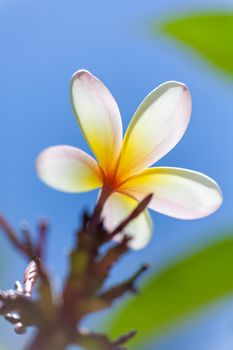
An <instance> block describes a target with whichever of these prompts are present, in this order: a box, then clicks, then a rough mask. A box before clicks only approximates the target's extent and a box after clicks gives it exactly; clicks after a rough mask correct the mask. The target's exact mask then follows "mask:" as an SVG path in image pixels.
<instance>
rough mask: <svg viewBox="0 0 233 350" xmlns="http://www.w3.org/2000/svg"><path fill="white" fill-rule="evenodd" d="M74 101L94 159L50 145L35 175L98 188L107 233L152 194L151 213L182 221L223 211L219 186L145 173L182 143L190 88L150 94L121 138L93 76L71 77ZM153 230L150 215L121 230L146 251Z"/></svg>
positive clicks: (177, 173) (174, 174)
mask: <svg viewBox="0 0 233 350" xmlns="http://www.w3.org/2000/svg"><path fill="white" fill-rule="evenodd" d="M71 98H72V103H73V108H74V112H75V116H76V119H77V121H78V123H79V126H80V128H81V130H82V132H83V135H84V137H85V138H86V140H87V143H88V144H89V146H90V148H91V150H92V152H93V153H94V155H95V157H96V160H95V159H94V158H93V157H91V156H90V155H88V154H87V153H85V152H83V151H82V150H80V149H78V148H75V147H71V146H54V147H50V148H48V149H46V150H44V151H43V152H42V153H41V154H40V155H39V157H38V159H37V171H38V174H39V177H40V178H41V179H42V181H44V182H45V183H46V184H47V185H49V186H51V187H53V188H55V189H57V190H61V191H64V192H71V193H76V192H83V191H90V190H93V189H96V188H102V190H101V193H102V195H103V193H105V205H104V209H103V217H104V219H105V224H106V227H107V228H108V229H109V230H112V229H114V228H115V227H116V226H117V224H119V222H120V221H121V220H123V219H124V218H126V216H128V215H129V213H130V212H131V211H132V210H133V209H134V208H135V207H136V206H137V204H138V202H139V201H141V200H142V199H143V198H144V197H145V196H146V195H148V194H150V193H153V198H152V200H151V202H150V204H149V208H150V209H153V210H155V211H157V212H159V213H162V214H166V215H169V216H172V217H174V218H179V219H197V218H202V217H205V216H207V215H209V214H211V213H213V212H214V211H215V210H216V209H217V208H218V207H219V206H220V205H221V203H222V194H221V190H220V188H219V186H218V185H217V184H216V182H215V181H214V180H212V179H211V178H209V177H207V176H205V175H204V174H202V173H199V172H196V171H192V170H186V169H181V168H172V167H155V168H152V167H150V166H151V165H152V164H153V163H155V162H157V161H158V160H159V159H161V158H162V157H163V156H164V155H165V154H167V153H168V152H169V151H170V150H171V149H172V148H173V147H174V146H175V145H176V144H177V143H178V142H179V140H180V139H181V138H182V136H183V134H184V132H185V130H186V128H187V126H188V124H189V120H190V116H191V109H192V101H191V96H190V92H189V90H188V88H187V86H185V85H184V84H182V83H179V82H175V81H169V82H166V83H164V84H162V85H160V86H159V87H157V88H156V89H155V90H153V91H152V92H151V93H150V94H149V95H148V96H147V97H146V98H145V99H144V100H143V102H142V103H141V104H140V106H139V107H138V109H137V110H136V112H135V114H134V116H133V118H132V120H131V122H130V124H129V126H128V129H127V131H126V134H125V136H124V138H122V122H121V115H120V111H119V109H118V106H117V103H116V101H115V99H114V98H113V96H112V95H111V93H110V91H109V90H108V89H107V88H106V86H105V85H104V84H103V83H102V82H101V81H100V80H98V79H97V78H96V77H94V76H93V75H92V74H91V73H90V72H88V71H86V70H80V71H78V72H76V73H75V74H74V75H73V77H72V81H71ZM151 232H152V222H151V219H150V216H149V213H148V210H147V209H145V210H144V212H143V213H141V214H140V215H139V216H138V218H137V219H136V220H134V221H133V222H132V223H130V224H129V225H128V227H127V228H126V229H125V233H127V234H129V235H131V236H132V241H131V246H132V247H133V248H134V249H139V248H142V247H144V246H145V245H146V244H147V243H148V241H149V240H150V237H151Z"/></svg>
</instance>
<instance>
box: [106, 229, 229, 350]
mask: <svg viewBox="0 0 233 350" xmlns="http://www.w3.org/2000/svg"><path fill="white" fill-rule="evenodd" d="M231 233H233V231H231ZM232 271H233V237H232V236H230V237H225V238H223V239H222V240H221V241H218V242H214V243H212V244H211V245H209V246H207V247H205V248H204V249H202V250H200V251H197V252H195V253H192V254H190V255H189V256H186V257H184V258H182V259H180V260H179V261H176V262H174V263H173V264H172V265H170V266H169V267H167V268H165V269H164V270H162V271H160V272H159V273H156V274H155V275H154V276H153V277H152V278H151V279H150V281H149V282H148V283H147V284H146V286H145V287H144V288H143V289H142V290H141V291H140V293H139V295H137V296H136V297H134V298H132V299H130V301H129V302H128V303H126V304H125V305H124V306H123V307H122V308H120V310H118V311H117V312H116V314H115V315H113V317H112V319H110V320H108V322H109V323H108V324H110V325H109V331H110V333H111V334H112V335H113V336H114V337H117V336H119V334H122V333H125V332H127V331H129V330H132V329H137V330H138V332H139V333H138V335H137V336H136V337H135V339H134V340H132V343H131V344H132V345H133V349H142V348H143V345H145V344H146V343H147V342H148V340H152V339H154V338H155V337H156V336H159V335H160V334H161V332H163V331H166V330H168V329H169V328H170V327H171V326H172V325H175V324H177V322H179V321H182V320H184V319H185V317H187V315H189V314H190V313H192V312H194V311H196V310H199V309H200V308H203V307H205V306H206V305H208V304H210V303H212V302H216V301H217V300H219V299H220V298H223V297H224V296H226V295H228V294H229V293H232V292H233V275H232Z"/></svg>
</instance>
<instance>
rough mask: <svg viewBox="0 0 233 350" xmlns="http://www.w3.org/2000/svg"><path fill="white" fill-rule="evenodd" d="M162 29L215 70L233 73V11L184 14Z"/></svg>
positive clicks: (169, 21)
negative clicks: (196, 53) (216, 68)
mask: <svg viewBox="0 0 233 350" xmlns="http://www.w3.org/2000/svg"><path fill="white" fill-rule="evenodd" d="M161 29H162V32H163V33H165V34H168V35H169V36H171V37H173V38H175V39H178V40H179V41H181V42H182V43H184V44H187V45H188V46H189V47H191V48H192V49H194V50H195V51H196V52H198V53H200V54H201V55H202V56H203V57H204V58H206V59H207V60H208V61H209V62H211V63H213V64H214V65H215V66H216V67H218V68H220V69H222V70H224V71H225V72H228V73H231V74H232V73H233V12H216V13H213V12H205V13H200V14H190V15H185V16H184V17H180V18H174V19H171V20H168V21H166V22H164V23H163V24H162V25H161ZM155 30H156V31H157V29H156V28H155Z"/></svg>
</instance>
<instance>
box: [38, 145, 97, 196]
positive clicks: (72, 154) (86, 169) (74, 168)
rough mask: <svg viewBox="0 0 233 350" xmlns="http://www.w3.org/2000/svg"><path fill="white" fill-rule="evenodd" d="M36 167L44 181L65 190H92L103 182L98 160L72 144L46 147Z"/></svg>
mask: <svg viewBox="0 0 233 350" xmlns="http://www.w3.org/2000/svg"><path fill="white" fill-rule="evenodd" d="M36 168H37V172H38V175H39V177H40V179H41V180H42V181H43V182H44V183H46V184H47V185H49V186H51V187H53V188H55V189H57V190H60V191H64V192H73V193H75V192H84V191H90V190H93V189H95V188H98V187H100V186H102V184H103V180H102V174H101V170H100V168H99V166H98V164H97V162H96V161H95V160H94V159H93V158H92V157H90V156H89V155H88V154H87V153H85V152H83V151H81V150H80V149H78V148H75V147H71V146H54V147H49V148H47V149H45V150H44V151H43V152H41V153H40V155H39V156H38V158H37V162H36Z"/></svg>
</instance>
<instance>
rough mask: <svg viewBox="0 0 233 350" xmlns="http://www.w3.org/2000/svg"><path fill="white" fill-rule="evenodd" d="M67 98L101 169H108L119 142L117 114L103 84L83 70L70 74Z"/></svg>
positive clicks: (119, 147) (113, 161) (119, 127)
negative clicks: (69, 93)
mask: <svg viewBox="0 0 233 350" xmlns="http://www.w3.org/2000/svg"><path fill="white" fill-rule="evenodd" d="M71 98H72V103H73V107H74V111H75V115H76V118H77V121H78V123H79V125H80V127H81V130H82V132H83V134H84V136H85V138H86V140H87V142H88V144H89V146H90V147H91V149H92V151H93V153H94V154H95V156H96V158H97V160H98V162H99V164H100V165H101V166H102V168H103V169H104V171H105V173H106V172H109V171H111V170H112V168H113V167H114V165H115V161H116V160H117V158H118V156H119V153H120V149H121V144H122V124H121V116H120V112H119V109H118V106H117V103H116V101H115V99H114V98H113V96H112V94H111V93H110V91H109V90H108V89H107V88H106V86H105V85H104V84H103V83H102V82H101V81H100V80H98V79H97V78H96V77H94V76H93V75H92V74H91V73H89V72H88V71H85V70H80V71H78V72H76V73H75V74H74V75H73V78H72V81H71Z"/></svg>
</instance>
